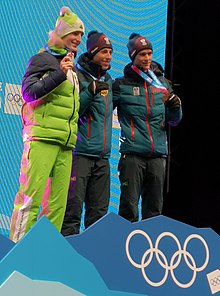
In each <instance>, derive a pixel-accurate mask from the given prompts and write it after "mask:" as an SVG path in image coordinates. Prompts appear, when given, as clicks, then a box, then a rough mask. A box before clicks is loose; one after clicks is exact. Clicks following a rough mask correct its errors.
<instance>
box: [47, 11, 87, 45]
mask: <svg viewBox="0 0 220 296" xmlns="http://www.w3.org/2000/svg"><path fill="white" fill-rule="evenodd" d="M73 32H81V33H82V34H84V33H85V28H84V24H83V22H82V21H81V19H80V18H79V17H78V16H77V15H76V14H75V13H73V12H72V11H71V10H70V9H69V7H66V6H63V7H62V8H61V9H60V16H59V17H58V18H57V21H56V25H55V29H54V30H53V31H51V32H49V37H50V40H52V43H54V44H55V45H57V44H62V41H61V40H60V39H61V38H62V37H64V36H66V35H68V34H70V33H73Z"/></svg>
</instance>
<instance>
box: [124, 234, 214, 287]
mask: <svg viewBox="0 0 220 296" xmlns="http://www.w3.org/2000/svg"><path fill="white" fill-rule="evenodd" d="M137 234H139V235H142V236H144V238H146V240H147V241H148V243H149V249H148V250H146V251H145V252H144V254H143V256H142V259H141V262H140V263H137V262H135V261H134V260H133V259H132V257H131V254H130V251H129V245H130V241H131V239H132V238H133V237H134V236H135V235H137ZM164 237H171V238H173V240H174V241H175V242H176V244H177V248H178V250H177V251H176V252H175V253H174V254H173V255H172V257H171V259H170V262H168V260H167V258H166V256H165V254H164V253H163V252H162V251H161V250H160V249H159V243H160V241H161V240H162V239H163V238H164ZM192 239H198V240H200V241H201V242H202V243H203V246H204V248H205V251H206V259H205V261H204V263H203V265H202V266H200V267H197V266H196V262H195V260H194V258H193V257H192V255H191V254H190V253H189V252H188V251H187V245H188V243H189V241H190V240H192ZM125 248H126V255H127V257H128V260H129V261H130V263H131V264H132V265H133V266H134V267H136V268H138V269H141V271H142V275H143V277H144V279H145V281H146V282H147V283H148V284H150V285H151V286H154V287H159V286H161V285H163V284H164V283H165V281H166V280H167V277H168V273H169V271H170V274H171V277H172V279H173V281H174V282H175V283H176V285H178V286H179V287H181V288H189V287H190V286H191V285H192V284H193V283H194V282H195V279H196V274H197V272H200V271H202V270H204V269H205V268H206V266H207V264H208V262H209V248H208V245H207V243H206V241H205V240H204V239H203V238H202V237H201V236H200V235H198V234H192V235H189V236H188V237H187V239H186V240H185V242H184V244H183V249H182V248H181V245H180V242H179V240H178V239H177V237H176V236H175V235H174V234H173V233H171V232H163V233H161V234H160V235H159V236H158V237H157V239H156V242H155V246H153V243H152V241H151V239H150V237H149V235H148V234H147V233H146V232H144V231H143V230H134V231H132V232H131V233H130V234H129V235H128V237H127V240H126V246H125ZM154 254H155V255H156V259H157V262H158V263H159V264H160V266H161V267H162V268H164V269H165V274H164V277H163V278H162V279H161V280H160V281H158V282H153V281H151V280H150V279H149V277H148V276H147V274H146V272H145V268H146V267H147V266H149V264H150V263H151V261H152V259H153V256H154ZM182 255H183V258H184V260H185V263H186V264H187V266H188V267H189V268H190V269H191V270H192V271H193V275H192V279H191V280H190V281H189V282H188V283H184V284H183V283H181V282H179V281H178V280H177V278H176V276H175V274H174V270H175V269H176V268H177V267H178V265H179V264H180V262H181V259H182ZM176 258H177V259H176ZM175 260H176V262H175Z"/></svg>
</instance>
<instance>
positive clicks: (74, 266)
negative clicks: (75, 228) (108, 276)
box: [0, 217, 140, 296]
mask: <svg viewBox="0 0 220 296" xmlns="http://www.w3.org/2000/svg"><path fill="white" fill-rule="evenodd" d="M2 240H4V242H5V239H3V238H2V237H0V245H1V241H2ZM6 240H7V239H6ZM88 247H89V246H88ZM5 250H6V249H5ZM15 271H16V272H18V273H19V274H22V275H24V276H26V277H27V278H29V279H31V280H38V281H47V282H59V283H62V284H63V285H65V286H66V287H69V288H72V289H74V290H75V291H78V292H79V293H81V294H83V295H88V296H90V295H91V296H105V295H106V296H108V295H117V296H138V295H139V296H140V294H137V293H136V292H135V293H133V292H131V293H127V291H117V290H116V291H114V290H109V289H108V288H107V286H106V285H105V283H104V281H103V279H102V278H101V276H100V274H99V273H98V271H97V270H96V268H95V267H94V265H93V263H91V262H90V261H89V260H88V259H86V258H84V257H83V256H81V255H80V254H79V253H78V252H77V251H76V250H74V248H73V247H72V246H71V245H70V244H69V243H68V242H67V240H66V239H65V238H64V237H63V236H62V235H61V234H60V233H59V232H58V231H57V229H56V228H55V227H54V226H53V225H52V224H51V223H50V221H49V220H48V219H47V218H46V217H42V218H41V219H40V220H39V221H38V222H37V223H36V224H35V225H34V226H33V227H32V228H31V230H30V231H29V232H28V233H27V234H26V235H25V236H24V237H23V238H22V240H21V241H20V242H19V243H17V244H15V245H14V246H13V247H12V248H11V249H10V250H9V252H8V253H7V255H6V256H5V257H4V258H3V259H2V260H1V262H0V285H1V289H0V295H1V293H2V292H1V291H5V285H6V284H7V280H9V279H10V276H11V275H12V279H13V273H14V272H15ZM30 294H32V295H33V293H32V292H31V290H30ZM3 295H4V296H6V295H7V294H3ZM42 295H47V296H52V295H53V294H48V293H46V294H42ZM61 295H65V294H61Z"/></svg>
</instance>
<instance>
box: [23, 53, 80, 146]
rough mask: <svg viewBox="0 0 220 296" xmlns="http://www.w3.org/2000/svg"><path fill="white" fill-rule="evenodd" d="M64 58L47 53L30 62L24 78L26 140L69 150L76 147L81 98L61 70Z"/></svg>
mask: <svg viewBox="0 0 220 296" xmlns="http://www.w3.org/2000/svg"><path fill="white" fill-rule="evenodd" d="M62 58H63V56H61V57H60V56H59V57H56V56H53V55H51V54H49V53H48V52H43V53H39V54H37V55H35V56H33V57H32V58H31V60H30V61H29V63H28V67H27V70H26V73H25V75H24V77H23V79H22V95H23V98H24V100H25V103H24V105H23V107H22V120H23V140H24V141H27V140H42V141H50V142H55V143H58V144H61V145H64V146H66V147H68V148H73V147H74V146H75V143H76V134H77V130H78V125H77V123H78V112H79V95H78V92H77V90H76V89H75V88H74V86H73V85H72V84H71V83H70V82H69V81H68V80H67V79H66V75H65V74H64V73H63V72H62V71H61V70H60V67H59V63H60V60H61V59H62Z"/></svg>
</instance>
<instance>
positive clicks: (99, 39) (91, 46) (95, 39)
mask: <svg viewBox="0 0 220 296" xmlns="http://www.w3.org/2000/svg"><path fill="white" fill-rule="evenodd" d="M86 47H87V53H88V55H89V58H93V57H94V55H95V54H97V52H99V51H100V50H101V49H103V48H111V49H113V48H112V44H111V41H110V39H109V38H108V37H107V36H106V35H105V34H104V33H99V32H98V31H96V30H92V31H90V32H89V33H88V39H87V42H86Z"/></svg>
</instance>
